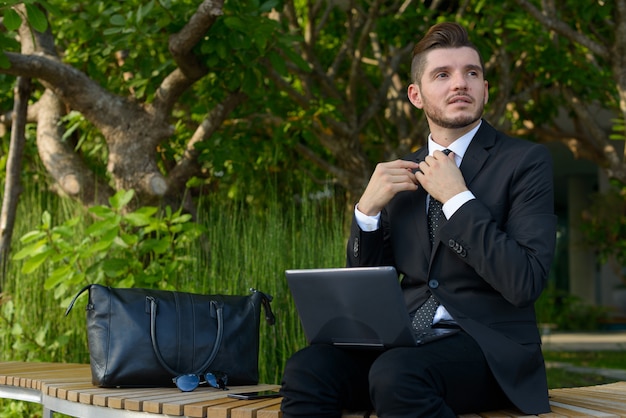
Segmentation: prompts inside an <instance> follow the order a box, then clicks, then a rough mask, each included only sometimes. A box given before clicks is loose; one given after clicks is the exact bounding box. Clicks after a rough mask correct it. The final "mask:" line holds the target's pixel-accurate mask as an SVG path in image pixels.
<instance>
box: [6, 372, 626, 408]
mask: <svg viewBox="0 0 626 418" xmlns="http://www.w3.org/2000/svg"><path fill="white" fill-rule="evenodd" d="M267 389H273V390H277V389H278V385H268V384H262V385H257V386H237V387H231V388H230V390H229V391H228V392H225V391H222V390H218V389H213V388H207V387H199V388H198V389H196V390H195V391H193V392H185V393H183V392H180V391H179V390H178V389H176V388H137V389H105V388H99V387H96V386H93V385H92V384H91V370H90V368H89V365H86V364H62V363H23V362H0V398H8V399H16V400H20V401H27V402H35V403H39V404H41V405H42V406H43V411H44V413H43V418H52V416H53V414H54V412H60V413H63V414H66V415H70V416H75V417H87V416H90V417H98V418H149V417H151V416H155V417H157V416H162V417H163V416H170V417H180V416H184V417H198V418H204V417H207V418H280V417H281V416H282V414H281V412H280V398H274V399H264V400H255V401H243V400H236V399H232V398H228V397H227V394H228V393H240V392H250V391H254V390H267ZM550 404H551V406H552V413H550V414H542V415H540V416H541V417H546V418H547V417H555V418H556V417H607V418H608V417H626V382H619V383H612V384H607V385H598V386H590V387H582V388H570V389H553V390H551V391H550ZM533 416H534V415H533ZM357 417H358V418H367V417H369V418H375V417H376V415H375V414H372V413H369V412H346V413H345V414H344V415H343V418H357ZM461 417H462V418H478V417H483V418H496V417H498V418H499V417H528V415H523V414H521V413H520V412H518V411H508V410H507V411H492V412H485V413H477V414H471V415H462V416H461Z"/></svg>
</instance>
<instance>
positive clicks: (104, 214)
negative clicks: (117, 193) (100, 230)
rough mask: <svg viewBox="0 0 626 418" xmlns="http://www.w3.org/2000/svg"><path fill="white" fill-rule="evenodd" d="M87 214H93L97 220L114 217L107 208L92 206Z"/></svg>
mask: <svg viewBox="0 0 626 418" xmlns="http://www.w3.org/2000/svg"><path fill="white" fill-rule="evenodd" d="M89 213H93V214H94V215H96V216H98V217H99V218H110V217H112V216H115V212H114V211H113V210H111V208H110V207H108V206H93V207H91V208H89Z"/></svg>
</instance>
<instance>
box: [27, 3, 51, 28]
mask: <svg viewBox="0 0 626 418" xmlns="http://www.w3.org/2000/svg"><path fill="white" fill-rule="evenodd" d="M25 6H26V14H27V15H28V23H30V25H31V26H32V27H33V28H34V29H35V30H36V31H38V32H45V31H46V29H48V19H46V15H45V14H44V13H43V12H42V11H41V10H39V8H38V7H37V6H35V5H34V4H30V3H26V4H25Z"/></svg>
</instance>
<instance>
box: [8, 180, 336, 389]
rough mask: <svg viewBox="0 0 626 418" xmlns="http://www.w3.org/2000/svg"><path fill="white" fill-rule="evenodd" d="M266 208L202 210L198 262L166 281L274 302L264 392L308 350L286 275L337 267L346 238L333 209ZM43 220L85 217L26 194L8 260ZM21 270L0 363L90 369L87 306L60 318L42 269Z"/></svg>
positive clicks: (264, 349) (67, 205) (14, 266)
mask: <svg viewBox="0 0 626 418" xmlns="http://www.w3.org/2000/svg"><path fill="white" fill-rule="evenodd" d="M270 189H271V188H270ZM270 193H272V192H271V191H270ZM267 200H268V201H269V203H268V204H266V205H265V207H264V208H263V209H259V208H258V207H251V206H249V205H247V204H246V203H243V202H233V201H229V200H219V199H215V198H208V199H205V200H203V201H202V202H201V205H200V210H199V217H198V222H200V223H201V224H203V225H204V226H205V227H206V228H207V233H206V236H205V237H204V238H203V239H202V240H199V241H198V242H197V243H194V244H193V245H192V246H190V248H189V252H190V254H192V255H193V256H194V259H195V260H196V261H195V263H193V265H192V266H191V267H189V269H188V271H186V272H184V273H183V274H181V275H180V277H175V278H169V281H170V282H171V283H174V284H175V285H176V288H177V289H178V290H180V291H190V292H196V293H206V294H248V293H249V289H250V288H256V289H258V290H261V291H263V292H265V293H268V294H270V295H272V296H273V298H274V299H273V302H272V309H273V311H274V314H275V315H276V319H277V320H276V324H275V325H274V326H269V325H268V324H266V323H265V321H263V320H262V321H261V331H260V341H261V346H260V353H259V367H260V375H261V376H260V378H261V380H262V381H263V382H267V383H279V382H280V377H281V375H282V368H283V366H284V363H285V361H286V359H287V358H288V357H289V356H290V355H291V354H292V353H294V352H295V351H297V350H298V349H300V348H301V347H303V346H304V345H305V343H306V342H305V339H304V336H303V334H302V330H301V327H300V322H299V319H298V316H297V313H296V312H295V308H294V306H293V302H292V300H291V297H290V294H289V291H288V288H287V285H286V282H285V277H284V270H286V269H291V268H310V267H339V266H343V265H344V263H345V240H346V236H345V233H344V231H345V229H344V218H343V207H340V208H337V207H335V206H334V204H333V202H332V200H310V199H298V200H295V199H294V200H292V201H291V202H289V203H287V204H281V203H280V202H279V201H278V199H271V198H270V199H267ZM44 210H48V211H50V212H51V213H53V218H54V219H55V220H54V222H55V223H56V224H59V223H62V222H63V221H65V220H66V219H69V218H71V217H74V216H77V215H78V216H84V215H83V214H84V210H83V208H81V207H80V206H79V205H77V204H76V203H72V202H69V201H67V200H63V199H58V198H56V197H54V196H51V195H49V194H48V193H45V192H41V191H39V190H37V189H35V188H29V191H27V192H26V193H25V194H24V195H23V196H22V199H21V202H20V214H19V217H18V225H16V230H15V233H14V246H15V247H14V250H13V252H14V253H15V252H16V251H18V250H19V241H18V239H19V237H20V236H21V235H23V234H24V233H26V232H28V231H30V230H32V229H34V228H35V227H36V226H37V225H39V223H40V217H41V214H42V213H43V211H44ZM89 222H90V220H89V219H88V218H87V217H86V216H85V219H84V222H81V223H80V225H79V226H78V227H77V231H76V239H77V240H79V239H80V238H81V232H82V231H83V230H84V228H85V227H86V225H88V224H89ZM20 267H21V266H20V263H17V262H15V261H12V262H10V264H9V268H8V272H7V275H6V277H4V278H3V280H2V283H1V285H2V299H0V321H2V322H4V324H2V325H1V326H0V349H1V352H0V359H1V360H3V361H7V360H24V361H58V362H80V363H88V362H89V353H88V350H87V343H86V325H85V317H84V310H83V309H82V308H83V307H84V305H85V302H86V301H85V300H83V301H79V303H78V304H77V306H76V307H75V308H74V310H73V311H72V312H71V313H70V315H69V316H68V317H64V316H63V313H64V308H63V307H62V306H61V303H60V300H57V299H55V298H54V295H53V294H52V292H51V291H46V290H44V287H43V283H44V281H45V279H46V268H43V269H40V270H38V271H36V272H35V273H31V274H22V273H20ZM78 290H79V289H78V288H77V289H76V291H78ZM82 299H86V298H82Z"/></svg>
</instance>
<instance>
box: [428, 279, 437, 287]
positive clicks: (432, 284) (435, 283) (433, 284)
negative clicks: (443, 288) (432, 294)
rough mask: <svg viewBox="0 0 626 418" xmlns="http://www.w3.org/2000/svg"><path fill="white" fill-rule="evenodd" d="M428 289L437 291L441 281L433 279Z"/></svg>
mask: <svg viewBox="0 0 626 418" xmlns="http://www.w3.org/2000/svg"><path fill="white" fill-rule="evenodd" d="M428 287H430V288H431V289H436V288H438V287H439V281H438V280H435V279H432V280H429V281H428Z"/></svg>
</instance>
